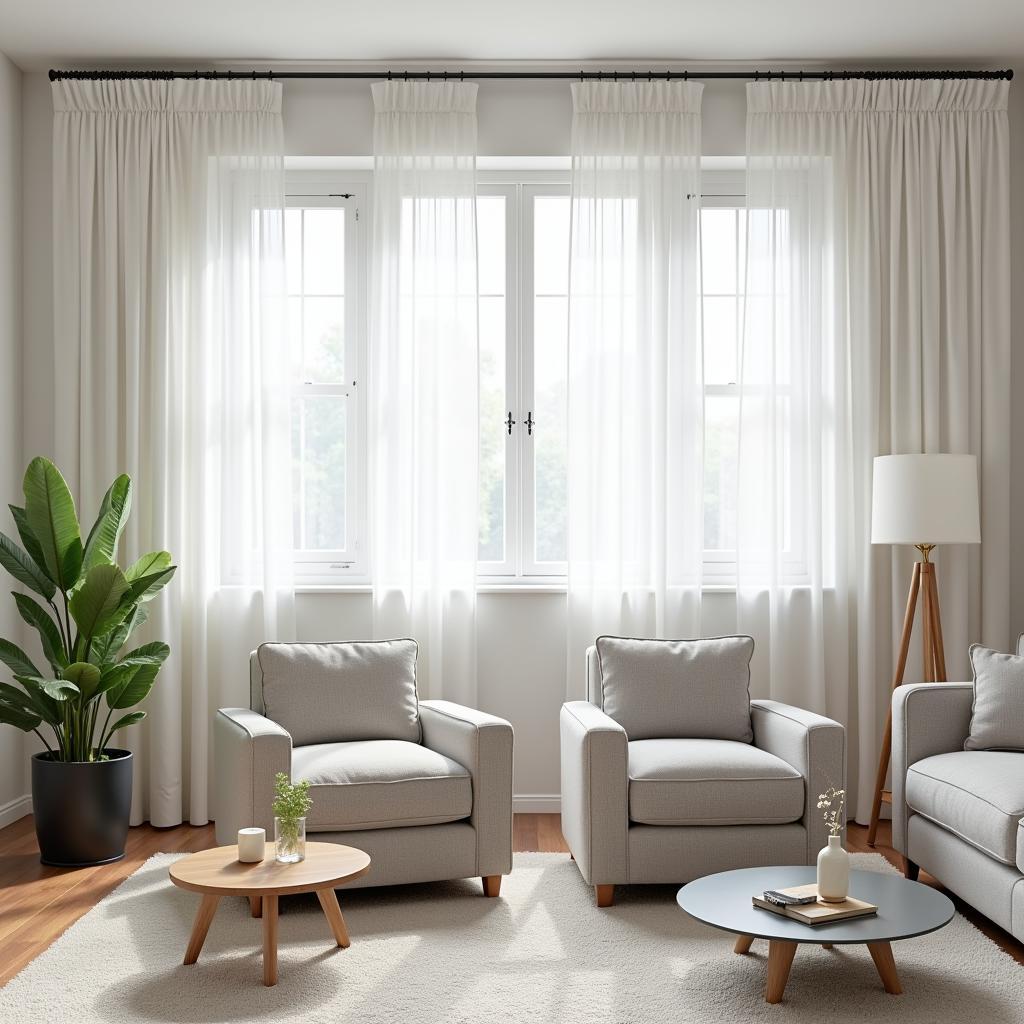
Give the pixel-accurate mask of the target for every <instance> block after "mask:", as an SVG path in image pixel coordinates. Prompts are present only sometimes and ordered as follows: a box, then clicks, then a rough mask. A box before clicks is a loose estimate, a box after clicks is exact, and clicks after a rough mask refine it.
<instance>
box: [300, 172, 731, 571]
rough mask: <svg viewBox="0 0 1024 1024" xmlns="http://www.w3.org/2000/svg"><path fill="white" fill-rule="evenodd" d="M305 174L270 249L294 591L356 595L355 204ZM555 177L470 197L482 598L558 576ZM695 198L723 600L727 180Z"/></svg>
mask: <svg viewBox="0 0 1024 1024" xmlns="http://www.w3.org/2000/svg"><path fill="white" fill-rule="evenodd" d="M308 173H312V172H307V176H305V177H304V176H303V174H302V173H296V174H293V175H292V176H290V184H289V192H291V193H293V194H292V195H290V197H289V201H288V202H289V207H288V211H287V215H286V237H285V260H286V267H287V279H288V303H289V322H290V332H291V341H292V347H293V352H294V365H293V376H292V396H293V398H292V408H293V415H292V444H293V452H294V465H295V495H296V499H295V512H294V527H295V545H296V573H297V578H298V579H299V581H300V582H304V583H307V584H308V583H332V582H334V583H337V582H339V581H340V580H345V579H348V580H355V579H360V580H366V579H369V578H370V574H371V573H372V568H371V567H370V566H369V565H368V562H367V557H366V543H365V538H366V518H367V507H366V501H367V495H366V488H365V480H366V445H365V442H364V438H365V437H366V433H365V431H366V423H365V406H364V402H363V397H362V395H363V387H362V382H363V377H364V373H365V369H364V367H365V365H366V341H365V338H366V314H365V309H366V291H367V281H366V271H367V267H368V261H367V251H366V238H365V231H364V225H365V218H363V220H360V214H359V211H360V208H361V207H365V206H366V192H367V186H366V184H365V183H359V184H350V183H349V182H348V181H346V182H345V183H341V182H339V181H330V182H325V181H323V180H319V181H312V180H310V179H309V177H308ZM319 177H320V178H321V179H322V178H323V175H322V174H321V175H319ZM559 177H561V179H562V180H557V179H558V178H559ZM565 177H566V176H564V175H558V174H551V173H550V172H533V173H532V174H531V172H517V174H516V175H515V178H516V179H518V180H510V176H509V175H507V174H499V172H483V173H482V180H481V182H480V185H479V189H478V200H477V234H478V253H479V269H478V281H479V324H480V449H479V451H480V537H479V559H480V562H479V575H480V576H481V578H483V579H484V580H485V581H486V580H490V581H492V582H495V583H509V582H513V581H521V582H527V583H528V582H531V581H532V582H535V583H544V582H545V581H547V582H554V581H557V580H558V578H559V577H564V575H565V571H566V556H567V547H566V516H567V482H566V441H567V438H566V403H567V393H566V367H567V356H568V353H567V342H568V326H569V325H568V306H569V300H568V278H569V210H570V207H569V187H568V184H567V182H566V180H565ZM553 179H554V180H553ZM704 191H705V197H704V201H703V209H702V212H701V247H702V262H703V286H702V291H703V294H702V299H701V301H702V316H703V331H704V373H705V386H704V403H705V493H704V534H705V568H704V577H705V581H706V582H707V583H709V584H715V583H721V584H726V583H731V582H732V579H733V571H734V565H735V547H736V455H737V437H738V423H739V384H738V370H739V351H740V340H741V331H742V325H743V307H744V294H743V284H744V259H745V246H744V242H745V235H746V214H745V210H744V202H745V200H744V197H743V196H742V194H741V193H742V191H743V187H742V174H741V173H740V174H735V173H727V174H726V173H720V172H711V174H710V175H709V174H707V173H706V174H705V182H704ZM709 193H716V194H709Z"/></svg>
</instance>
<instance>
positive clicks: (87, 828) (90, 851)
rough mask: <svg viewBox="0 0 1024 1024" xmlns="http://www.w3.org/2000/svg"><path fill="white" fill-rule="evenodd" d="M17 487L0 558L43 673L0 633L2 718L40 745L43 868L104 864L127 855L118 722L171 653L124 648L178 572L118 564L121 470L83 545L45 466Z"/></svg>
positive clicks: (128, 785)
mask: <svg viewBox="0 0 1024 1024" xmlns="http://www.w3.org/2000/svg"><path fill="white" fill-rule="evenodd" d="M24 491H25V504H24V506H23V507H19V506H17V505H11V506H10V509H11V514H12V515H13V516H14V523H15V526H16V527H17V532H18V535H19V537H20V539H21V544H20V545H19V544H16V543H15V542H14V541H13V540H11V538H10V537H8V536H6V535H5V534H2V533H0V564H2V565H3V567H4V568H5V569H6V570H7V571H8V572H9V573H10V574H11V575H12V576H13V577H14V578H15V580H17V581H18V583H20V584H22V586H23V587H24V588H25V589H26V590H27V591H31V594H30V593H22V592H15V593H14V594H13V597H14V600H15V602H16V604H17V606H18V612H19V613H20V614H21V617H22V618H23V619H24V620H25V622H27V623H28V624H29V625H30V626H31V627H32V628H33V629H34V630H35V631H36V632H37V633H38V634H39V640H40V642H41V647H42V653H43V657H44V658H45V659H46V669H45V670H42V669H40V668H38V667H37V665H36V663H35V662H34V661H33V660H32V659H31V658H30V657H29V656H28V655H27V654H26V653H25V652H24V651H23V650H22V649H21V648H20V647H18V646H17V645H16V644H13V643H11V642H10V641H9V640H0V661H2V662H3V663H4V664H5V665H6V666H7V667H8V668H9V669H10V670H11V672H12V673H13V676H14V682H13V683H6V682H4V683H0V723H6V724H7V725H13V726H15V727H16V728H18V729H21V730H22V731H23V732H33V733H35V734H36V735H37V736H38V737H39V738H40V739H41V740H42V741H43V743H44V745H45V746H46V750H45V751H44V752H42V753H39V754H36V755H34V757H33V758H32V809H33V814H34V817H35V825H36V835H37V837H38V839H39V850H40V853H41V859H42V861H43V863H44V864H54V865H58V866H61V867H72V866H74V867H78V866H81V865H86V864H102V863H105V862H107V861H112V860H119V859H120V858H121V857H123V856H124V845H125V840H126V838H127V835H128V817H129V812H130V809H131V799H132V755H131V752H130V751H127V750H119V749H117V748H116V747H111V746H109V744H110V742H111V739H112V737H113V735H114V733H115V732H117V730H118V729H121V728H123V727H124V726H127V725H133V724H135V723H136V722H140V721H141V720H142V719H143V718H145V717H146V712H145V711H128V709H129V708H134V707H135V706H136V705H137V704H139V703H141V702H142V701H143V700H144V699H145V697H146V695H147V694H148V693H149V691H150V690H151V689H152V688H153V684H154V682H155V681H156V676H157V673H158V672H159V671H160V666H161V665H162V664H163V662H164V660H165V659H166V658H167V655H168V654H169V653H170V648H169V647H168V646H167V644H164V643H147V644H143V645H142V646H141V647H136V648H135V649H134V650H131V651H129V652H128V653H127V654H123V653H122V651H123V649H124V647H125V645H126V643H127V641H128V638H129V637H130V636H131V634H132V633H133V632H134V631H135V630H136V629H137V628H138V627H139V626H141V625H142V623H143V622H145V621H146V618H147V615H148V612H147V609H146V604H147V603H148V602H149V601H151V600H152V599H153V597H155V596H156V594H157V592H158V591H159V590H160V589H162V588H163V587H164V586H165V585H166V584H167V582H168V581H169V580H170V579H171V577H172V576H173V575H174V571H175V568H176V567H175V566H173V565H172V564H171V556H170V555H169V554H168V553H167V552H166V551H153V552H150V553H149V554H146V555H143V556H142V557H141V558H140V559H139V560H138V561H137V562H134V563H133V564H132V565H130V566H128V568H126V569H121V568H120V567H119V566H118V565H117V563H116V560H115V559H116V556H117V547H118V543H119V541H120V539H121V534H122V532H123V530H124V527H125V523H126V522H127V520H128V515H129V513H130V511H131V503H132V483H131V480H130V479H129V478H128V477H127V476H119V477H118V478H117V479H116V480H115V481H114V482H113V484H111V486H110V490H108V491H107V493H106V495H105V496H104V498H103V503H102V505H101V506H100V512H99V516H98V517H97V519H96V522H95V524H94V525H93V527H92V529H91V530H90V531H89V534H88V536H87V537H86V538H85V540H84V541H83V539H82V531H81V528H80V526H79V523H78V515H77V513H76V511H75V504H74V501H73V500H72V497H71V492H70V491H69V490H68V486H67V483H66V482H65V480H64V478H63V477H62V476H61V474H60V471H59V470H58V469H57V467H56V466H55V465H54V464H53V463H52V462H50V461H49V460H47V459H43V458H37V459H33V460H32V461H31V462H30V463H29V466H28V469H27V471H26V472H25V482H24ZM33 595H35V596H33ZM123 712H128V713H127V714H124V713H123ZM44 727H48V732H49V733H50V734H52V735H50V738H49V739H48V738H47V735H46V734H45V733H44V732H43V731H41V730H42V729H43V728H44Z"/></svg>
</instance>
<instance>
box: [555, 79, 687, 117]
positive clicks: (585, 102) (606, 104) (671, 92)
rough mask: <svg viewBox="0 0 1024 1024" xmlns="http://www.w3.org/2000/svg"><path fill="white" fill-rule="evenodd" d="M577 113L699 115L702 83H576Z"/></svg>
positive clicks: (573, 89) (574, 109)
mask: <svg viewBox="0 0 1024 1024" xmlns="http://www.w3.org/2000/svg"><path fill="white" fill-rule="evenodd" d="M571 88H572V105H573V111H574V112H575V113H577V114H699V113H700V101H701V94H702V93H703V91H704V86H703V85H701V84H700V83H699V82H574V83H573V84H572V86H571Z"/></svg>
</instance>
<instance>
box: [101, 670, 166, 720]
mask: <svg viewBox="0 0 1024 1024" xmlns="http://www.w3.org/2000/svg"><path fill="white" fill-rule="evenodd" d="M126 667H130V669H131V671H130V673H129V674H128V676H127V678H125V679H124V680H122V681H121V682H119V683H118V684H117V685H116V686H112V687H111V688H110V689H109V690H107V704H108V705H109V706H110V707H112V708H118V709H124V708H130V707H134V706H135V705H136V704H140V703H141V702H142V701H144V700H145V699H146V697H147V696H148V695H149V691H150V690H152V689H153V684H154V683H155V682H156V676H157V673H158V672H159V671H160V664H159V663H153V662H147V663H145V664H136V665H131V666H126Z"/></svg>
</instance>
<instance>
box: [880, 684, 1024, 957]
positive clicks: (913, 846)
mask: <svg viewBox="0 0 1024 1024" xmlns="http://www.w3.org/2000/svg"><path fill="white" fill-rule="evenodd" d="M973 697H974V688H973V685H972V684H971V683H919V684H909V685H905V686H900V687H898V688H897V689H896V690H895V691H894V693H893V697H892V730H893V735H892V844H893V847H894V848H895V849H896V850H898V851H899V852H900V853H901V854H903V856H904V857H905V858H906V874H907V877H909V878H916V877H917V873H918V869H919V868H924V870H925V871H927V872H928V873H929V874H930V875H933V876H934V877H935V878H937V879H938V880H939V881H940V882H942V884H943V885H945V886H946V887H947V888H949V889H951V890H952V891H953V892H955V893H956V894H957V895H958V896H960V897H962V898H963V899H964V900H966V901H967V902H968V903H970V904H971V905H972V906H973V907H976V908H977V909H978V910H980V911H981V912H982V913H983V914H984V915H985V916H986V917H989V918H991V919H992V920H993V921H995V923H996V924H998V925H999V926H1000V927H1002V928H1005V929H1006V930H1007V931H1008V932H1010V933H1012V934H1013V935H1014V936H1015V937H1016V938H1018V939H1022V940H1024V754H1021V753H1015V752H1012V751H1004V750H965V749H964V741H965V740H966V739H967V736H968V734H969V732H970V726H971V706H972V701H973Z"/></svg>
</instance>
